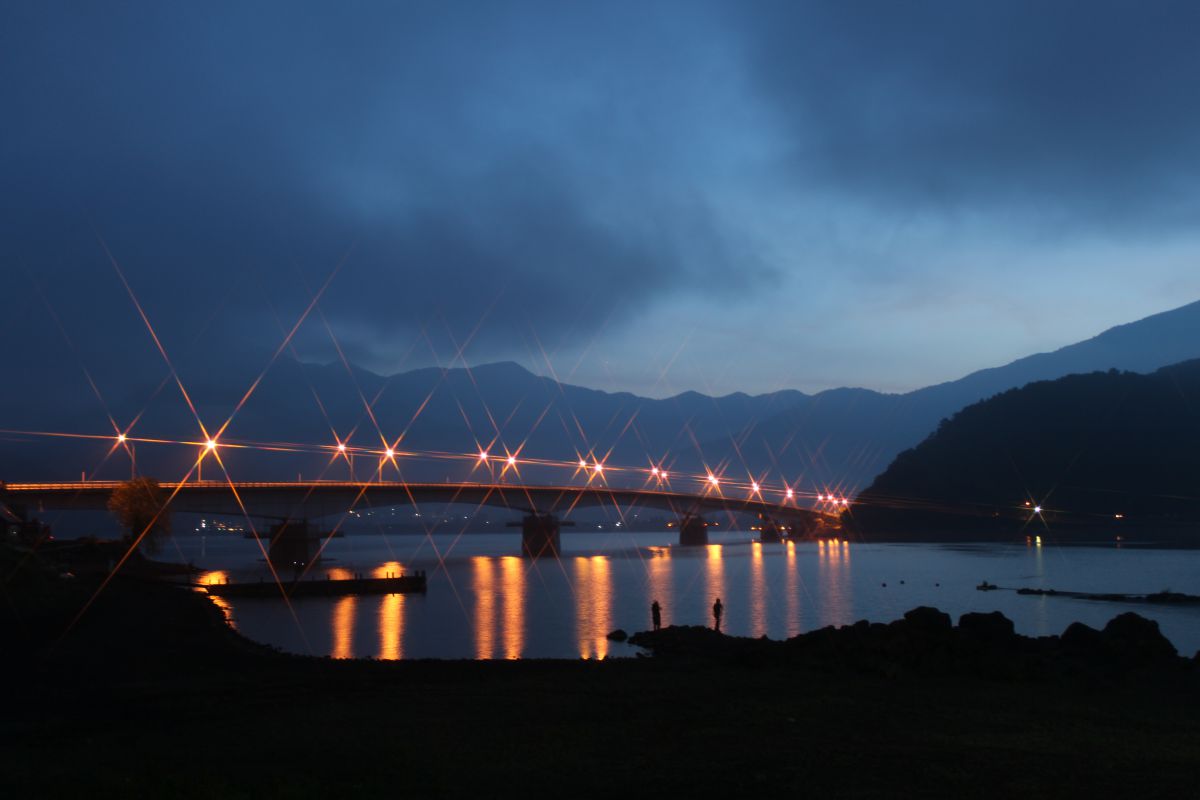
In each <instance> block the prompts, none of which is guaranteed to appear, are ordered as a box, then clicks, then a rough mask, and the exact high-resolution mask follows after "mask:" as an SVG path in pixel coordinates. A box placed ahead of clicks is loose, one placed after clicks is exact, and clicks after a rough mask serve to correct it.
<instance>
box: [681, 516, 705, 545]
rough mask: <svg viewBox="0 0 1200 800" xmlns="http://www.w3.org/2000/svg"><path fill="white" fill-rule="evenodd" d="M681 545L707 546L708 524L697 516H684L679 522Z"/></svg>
mask: <svg viewBox="0 0 1200 800" xmlns="http://www.w3.org/2000/svg"><path fill="white" fill-rule="evenodd" d="M679 543H680V544H681V545H699V544H708V522H707V521H705V519H704V517H702V516H700V515H699V514H685V515H684V516H683V517H681V518H680V520H679Z"/></svg>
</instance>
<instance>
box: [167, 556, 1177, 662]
mask: <svg viewBox="0 0 1200 800" xmlns="http://www.w3.org/2000/svg"><path fill="white" fill-rule="evenodd" d="M711 536H712V539H713V542H712V543H711V544H709V545H707V546H702V547H691V548H685V547H678V546H675V545H673V544H671V540H672V538H673V537H672V536H671V534H670V533H669V532H668V533H666V534H628V533H622V534H611V533H610V534H568V535H565V536H564V537H563V540H564V545H565V546H566V547H567V552H565V553H564V554H563V556H562V557H561V558H560V559H558V560H555V559H543V560H540V561H531V560H529V559H526V558H522V557H519V556H516V555H514V554H515V553H516V552H518V551H519V546H520V545H519V536H516V535H511V534H496V535H492V534H483V535H478V536H470V537H463V540H462V542H461V543H460V544H459V545H456V548H455V551H454V552H452V553H451V554H450V555H449V557H447V558H446V559H445V561H444V563H440V562H439V560H438V558H437V557H436V555H435V554H434V553H433V551H432V548H430V547H429V545H428V542H427V541H426V540H425V539H424V538H423V537H416V536H412V537H402V536H392V537H390V538H388V539H387V540H384V539H382V538H381V537H371V536H356V537H346V538H345V539H338V540H333V541H332V542H331V544H330V547H329V550H328V551H327V552H328V553H329V555H330V556H331V557H332V558H331V559H330V560H329V561H326V562H324V563H323V564H321V565H319V566H318V567H316V568H315V569H314V570H313V574H312V577H313V578H315V579H317V580H325V579H334V580H338V579H345V578H349V577H351V576H353V575H355V574H364V575H371V576H373V577H384V576H386V575H395V574H399V573H402V572H405V571H410V570H413V569H425V570H426V571H427V574H428V579H429V589H428V592H427V593H426V594H423V595H422V594H409V595H384V596H371V595H364V596H359V597H353V596H349V597H334V598H298V599H294V600H293V602H292V607H293V609H294V611H295V617H293V616H292V615H291V613H289V611H288V609H287V606H286V605H285V604H284V603H282V602H281V601H280V600H279V599H275V598H272V599H241V598H236V599H228V600H219V601H218V605H220V606H221V607H222V609H223V610H224V611H225V613H226V617H227V618H228V619H230V620H231V622H232V623H233V624H234V625H235V626H236V627H237V628H238V629H239V630H241V631H242V632H243V633H244V634H246V635H247V636H249V637H250V638H252V639H256V640H258V641H263V642H266V643H268V644H272V645H275V646H277V647H280V648H282V649H284V650H289V651H292V652H299V653H305V652H312V653H314V654H318V655H330V656H333V657H335V658H352V657H371V658H380V659H401V658H484V659H490V658H509V659H511V658H529V657H555V658H596V659H602V658H607V657H612V656H630V655H632V654H633V652H634V650H633V648H631V647H629V646H628V645H622V644H617V643H613V642H610V641H608V639H607V638H606V635H607V634H608V633H609V632H610V631H612V630H613V629H615V628H624V629H625V630H627V631H631V632H632V631H638V630H645V629H647V628H649V627H650V603H651V602H652V601H653V600H656V599H657V600H658V601H659V603H660V604H661V606H662V611H663V623H664V625H711V624H712V603H713V601H714V600H715V598H716V597H720V598H721V601H722V603H723V604H724V605H725V609H726V613H725V616H724V619H723V620H722V628H723V629H724V630H726V631H727V632H728V633H731V634H734V635H738V636H755V637H757V636H762V635H766V636H769V637H771V638H773V639H782V638H786V637H789V636H794V635H796V634H797V633H800V632H803V631H807V630H813V629H814V628H818V627H822V626H824V625H844V624H849V623H852V622H854V621H855V620H858V619H863V618H866V619H871V620H872V621H879V622H888V621H891V620H893V619H897V618H899V617H900V616H902V615H903V613H904V612H905V611H907V610H909V609H911V608H914V607H916V606H918V605H933V606H936V607H938V608H941V609H943V610H944V611H947V612H948V613H950V614H951V615H952V616H954V617H955V618H957V617H958V616H959V615H961V614H962V613H964V612H967V611H992V610H1000V611H1002V612H1004V613H1005V614H1006V615H1007V616H1009V617H1010V618H1011V619H1013V621H1014V623H1015V624H1016V627H1017V630H1018V631H1019V632H1021V633H1025V634H1028V635H1047V634H1057V633H1061V632H1062V630H1063V629H1064V628H1065V627H1066V626H1067V624H1069V623H1070V622H1072V621H1075V620H1079V621H1083V622H1086V623H1087V624H1089V625H1092V626H1094V627H1102V626H1103V625H1104V623H1105V622H1107V621H1108V620H1109V619H1111V618H1112V617H1114V616H1116V615H1117V614H1119V613H1121V612H1123V611H1128V610H1133V611H1137V612H1138V613H1141V614H1143V615H1144V616H1149V617H1152V618H1154V619H1157V620H1158V621H1159V623H1160V625H1161V626H1162V629H1163V631H1164V633H1166V634H1167V635H1168V636H1169V637H1170V638H1171V639H1172V641H1173V642H1174V643H1175V644H1176V646H1177V647H1179V649H1180V650H1181V651H1182V652H1183V653H1185V654H1187V655H1191V654H1192V653H1193V652H1194V651H1195V650H1196V649H1197V648H1200V610H1197V609H1194V608H1182V607H1162V606H1146V605H1123V604H1115V603H1095V602H1089V601H1080V600H1069V599H1064V598H1044V597H1024V596H1018V595H1017V594H1016V593H1015V592H1004V591H997V592H977V591H975V586H976V585H977V584H978V583H979V582H980V581H982V580H985V579H986V580H989V581H991V582H993V583H997V584H999V585H1000V586H1003V587H1011V588H1018V587H1022V586H1031V587H1044V588H1058V589H1069V590H1077V591H1124V592H1151V591H1159V590H1161V589H1164V588H1168V587H1169V588H1171V589H1173V590H1174V591H1181V592H1187V593H1189V594H1200V551H1164V550H1139V549H1134V548H1123V549H1120V550H1118V549H1115V548H1100V547H1096V548H1078V547H1076V548H1056V547H1052V546H1037V545H1036V544H1033V543H1031V544H1030V545H1028V546H1024V545H1016V546H1010V545H955V546H934V545H872V544H862V543H851V542H847V541H832V540H831V541H825V542H800V543H796V542H785V543H782V544H776V543H765V544H763V543H757V542H751V541H750V536H749V534H731V533H721V534H711ZM179 544H180V547H181V549H182V550H183V551H184V553H185V556H186V557H188V558H191V559H192V560H194V561H196V562H198V563H199V564H200V565H201V566H209V567H212V568H213V569H211V571H209V572H206V573H204V574H203V575H202V576H201V583H220V582H225V581H226V580H229V581H238V580H254V581H258V580H260V579H262V578H263V576H264V575H265V574H266V571H265V569H264V567H263V565H262V563H261V561H260V560H258V559H256V558H255V556H256V555H257V553H256V551H253V550H247V549H246V548H245V547H244V543H243V541H242V540H232V539H231V540H228V541H221V540H218V541H217V542H214V541H213V537H208V542H207V544H206V548H205V554H204V558H203V559H201V558H199V557H198V556H199V542H194V541H192V540H190V539H188V538H186V537H180V539H179ZM189 547H192V548H193V552H188V548H189ZM335 559H336V560H335ZM267 579H268V580H269V577H268V578H267Z"/></svg>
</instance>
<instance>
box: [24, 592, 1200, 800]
mask: <svg viewBox="0 0 1200 800" xmlns="http://www.w3.org/2000/svg"><path fill="white" fill-rule="evenodd" d="M90 588H91V587H88V586H85V585H77V586H74V587H73V588H71V589H69V590H66V591H65V592H62V593H55V594H54V596H53V597H49V596H48V597H47V598H43V600H44V602H42V603H39V604H38V606H37V609H34V610H32V611H31V610H30V608H29V607H28V606H23V607H22V608H21V614H20V615H19V618H18V617H17V616H16V615H14V614H13V613H11V610H12V608H13V606H12V605H11V604H10V606H9V609H10V612H9V614H8V616H7V617H6V627H7V628H8V630H7V632H6V634H5V641H6V643H11V644H14V645H15V646H14V647H12V648H8V647H6V655H5V659H6V662H7V665H8V668H9V670H8V672H9V674H8V677H7V678H6V680H5V687H6V689H7V692H6V695H7V696H6V698H5V700H4V714H3V715H2V717H0V720H2V721H0V761H2V763H0V786H2V787H3V788H4V789H5V790H6V791H5V792H4V795H5V796H6V797H52V796H64V797H65V796H70V797H78V796H85V795H86V796H91V797H96V796H122V797H175V796H178V797H255V798H261V797H275V796H298V797H323V798H328V797H331V796H368V795H370V796H380V795H384V794H386V795H389V796H393V797H410V796H411V797H467V796H475V797H478V796H489V797H494V796H541V795H543V794H546V793H552V796H564V797H575V796H600V795H604V796H612V795H633V796H645V795H663V796H667V795H670V796H676V795H678V796H687V795H696V796H722V795H724V796H746V795H749V794H760V795H765V796H779V795H784V794H788V795H801V794H803V795H810V796H811V795H814V794H816V795H825V796H836V797H844V796H849V797H868V796H905V795H921V796H938V797H951V796H954V797H961V796H991V797H1012V796H1017V795H1022V796H1044V795H1054V796H1081V795H1084V794H1090V795H1091V796H1113V795H1114V794H1125V795H1131V796H1132V795H1135V794H1136V795H1137V796H1141V797H1156V796H1157V797H1182V796H1194V795H1195V792H1196V783H1195V776H1196V774H1197V772H1198V768H1200V720H1197V718H1196V715H1195V714H1194V713H1193V709H1194V708H1196V707H1197V706H1196V703H1197V701H1200V691H1198V689H1200V686H1198V683H1200V681H1198V680H1197V674H1196V670H1195V669H1194V667H1193V664H1192V662H1191V660H1189V659H1185V658H1181V657H1178V656H1175V655H1174V654H1173V652H1167V651H1166V650H1165V649H1163V648H1161V647H1158V646H1156V645H1154V644H1153V642H1154V641H1155V640H1153V637H1151V636H1150V634H1151V633H1152V631H1150V630H1149V629H1148V628H1146V627H1145V626H1141V625H1140V624H1139V623H1137V622H1135V621H1131V620H1129V619H1126V621H1125V622H1122V623H1115V625H1116V627H1115V628H1114V629H1113V630H1111V631H1104V632H1095V631H1094V632H1091V633H1088V632H1086V631H1084V632H1079V631H1077V632H1076V634H1071V635H1069V636H1064V637H1061V638H1060V637H1055V638H1056V639H1058V641H1057V642H1049V641H1043V640H1028V639H1025V637H1016V638H1015V639H1014V638H1013V636H1012V634H1011V632H1010V631H1009V630H1008V629H1007V628H1006V626H1004V625H1003V623H1002V622H1000V620H998V619H996V618H994V617H988V618H986V619H980V620H968V621H967V624H966V625H965V626H964V625H963V624H961V623H960V624H959V625H958V626H957V627H954V626H950V624H949V622H950V621H949V620H948V618H947V619H943V617H942V616H938V612H934V611H932V610H922V611H919V612H917V613H915V614H912V615H910V618H909V619H907V620H906V621H903V622H901V623H895V624H892V625H883V626H875V625H870V624H860V625H859V626H853V627H850V628H846V629H843V630H839V631H834V630H826V631H818V632H814V633H812V634H808V635H807V636H806V637H800V638H798V639H796V640H792V641H790V642H777V643H769V642H764V641H761V640H742V639H732V638H729V637H723V636H719V635H717V634H714V633H713V632H711V631H704V630H700V629H667V630H666V631H663V632H660V633H658V634H643V635H638V636H637V637H636V638H637V640H638V641H639V642H641V643H642V644H644V645H645V646H647V647H653V649H654V651H655V652H658V653H660V656H659V657H653V658H643V659H634V660H629V661H624V662H605V663H591V662H575V661H555V662H539V661H526V662H494V663H487V662H412V663H381V662H371V661H341V662H339V661H332V660H329V659H314V658H301V657H295V656H286V655H282V654H278V653H275V652H272V651H270V650H268V649H266V648H263V647H261V646H258V645H255V644H253V643H250V642H247V641H246V640H244V639H242V638H241V637H239V636H238V635H237V634H236V633H234V632H233V631H231V630H230V629H229V628H228V627H227V626H226V625H225V624H224V622H223V618H222V616H221V613H220V611H219V609H217V608H216V607H215V606H214V605H212V603H211V601H209V600H208V599H207V598H205V597H203V596H200V595H197V594H194V593H188V592H184V591H181V590H178V589H173V588H170V587H166V586H161V585H154V584H151V585H144V584H134V583H123V582H117V583H114V584H113V585H112V586H110V587H109V589H108V590H106V591H105V592H104V593H103V594H102V595H101V598H100V600H99V601H98V602H97V603H96V604H95V606H94V607H93V608H91V609H90V610H89V612H88V613H87V614H86V615H85V616H84V617H83V618H82V620H81V621H80V622H79V623H78V625H76V626H75V628H73V629H72V631H71V632H70V633H69V634H67V635H66V636H65V637H62V638H61V639H57V640H56V638H55V637H53V636H50V635H48V632H50V631H54V632H55V633H56V634H57V633H58V632H61V630H62V625H63V623H64V619H65V618H66V617H67V616H69V615H70V612H71V611H72V610H74V609H77V608H78V607H79V604H80V602H81V598H84V597H86V596H87V595H88V594H90V591H89V590H90ZM1110 627H1111V626H1110ZM1097 637H1098V638H1097ZM1072 640H1075V641H1072ZM1166 646H1167V647H1170V645H1169V644H1167V645H1166ZM1072 648H1074V649H1073V650H1072ZM1068 650H1071V652H1068Z"/></svg>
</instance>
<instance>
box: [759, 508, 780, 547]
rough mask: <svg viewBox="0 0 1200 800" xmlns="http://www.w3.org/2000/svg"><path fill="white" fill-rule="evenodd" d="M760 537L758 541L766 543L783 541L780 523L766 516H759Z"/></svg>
mask: <svg viewBox="0 0 1200 800" xmlns="http://www.w3.org/2000/svg"><path fill="white" fill-rule="evenodd" d="M758 521H759V526H758V530H759V535H758V540H759V541H760V542H764V543H777V542H782V541H783V530H782V528H780V526H779V523H777V522H776V521H775V520H773V519H771V518H770V517H768V516H767V515H766V514H759V515H758Z"/></svg>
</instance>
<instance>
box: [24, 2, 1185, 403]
mask: <svg viewBox="0 0 1200 800" xmlns="http://www.w3.org/2000/svg"><path fill="white" fill-rule="evenodd" d="M0 68H2V70H3V75H4V80H3V82H2V83H0V102H2V106H0V107H2V108H3V116H4V124H3V126H0V141H2V143H3V147H2V148H0V204H2V207H0V270H3V285H4V286H5V287H6V294H7V305H8V310H7V312H6V314H5V315H4V316H5V320H4V321H3V322H0V326H3V327H0V335H2V336H3V337H4V338H5V341H6V348H7V349H8V351H9V353H10V357H9V359H10V362H9V363H10V369H14V368H15V369H20V370H25V372H26V374H29V375H34V374H36V373H38V370H43V369H44V364H45V362H47V361H55V360H59V361H61V360H64V359H66V358H67V356H66V354H67V353H70V352H71V348H73V349H74V354H73V355H72V357H74V355H77V356H78V358H79V359H81V360H83V361H84V362H85V363H86V364H87V365H88V366H89V367H90V368H91V369H92V370H93V371H94V372H96V374H97V375H98V376H100V377H99V378H98V379H99V380H101V381H116V380H118V379H119V376H120V374H121V372H122V370H125V369H130V368H131V367H130V365H131V363H134V362H141V361H143V360H144V361H147V362H153V361H154V359H155V358H156V356H155V354H154V351H153V350H152V344H151V343H150V342H149V340H148V338H147V336H146V335H145V332H144V329H143V328H142V327H141V323H140V321H139V320H138V319H137V317H136V312H135V311H134V309H133V307H132V305H131V304H130V302H129V299H128V297H127V296H126V295H125V293H124V289H123V288H122V286H121V283H120V279H119V278H118V276H117V274H116V272H115V271H114V270H113V269H112V267H111V265H110V264H109V261H108V257H107V256H106V254H105V250H104V245H106V246H107V247H108V248H109V250H110V251H111V253H112V255H113V257H114V258H115V259H116V260H117V261H118V262H119V264H120V265H121V267H122V268H123V270H124V272H125V275H126V276H127V278H128V280H129V282H130V284H131V286H132V288H133V290H134V292H135V293H136V294H137V296H138V297H139V299H140V300H141V301H142V303H143V306H144V308H145V310H146V312H147V314H148V315H149V317H150V319H151V320H152V322H154V324H155V325H156V326H157V328H158V329H159V332H160V334H161V335H162V339H163V342H164V344H165V346H166V347H167V349H168V350H169V351H170V352H171V353H172V354H173V355H174V356H175V357H176V358H177V359H178V360H179V361H180V363H181V364H182V365H183V366H182V367H181V369H183V370H185V371H186V370H188V369H190V370H193V371H208V372H211V371H212V370H213V369H214V368H216V367H219V365H220V364H222V363H225V362H226V361H232V360H237V359H239V358H242V357H243V356H246V355H247V354H258V353H259V352H260V351H262V352H268V351H269V350H270V349H271V348H272V347H273V346H274V345H275V344H276V343H277V342H278V341H279V339H280V338H281V333H280V330H281V328H287V327H290V326H291V324H292V323H293V322H294V321H295V320H296V318H297V317H298V315H299V314H300V313H301V312H302V311H303V309H304V308H305V306H306V305H307V304H308V302H309V300H310V298H311V296H312V292H314V291H316V290H317V288H318V287H319V286H320V285H321V284H322V283H324V282H325V280H326V279H327V278H328V277H329V275H330V274H331V272H332V270H333V269H334V268H335V266H336V265H337V264H339V263H341V265H342V266H341V267H340V269H339V271H338V272H337V275H336V277H335V278H334V279H333V281H332V282H331V283H330V285H329V288H328V290H327V291H326V293H325V294H324V295H323V296H322V298H321V302H320V305H319V308H320V312H321V314H320V315H318V314H317V313H315V312H314V314H313V315H311V316H310V317H309V318H308V320H307V322H306V323H305V325H304V326H303V327H302V329H301V330H300V332H299V334H298V336H297V339H296V345H297V348H298V352H299V353H300V355H301V356H303V357H305V358H312V359H319V360H326V359H331V358H333V357H334V350H333V348H332V345H331V338H330V334H329V331H330V330H331V331H332V332H333V335H334V336H335V337H336V339H337V341H338V342H339V343H340V344H341V346H342V347H343V348H344V350H345V352H346V354H347V355H348V356H349V357H350V358H351V359H352V360H355V361H357V362H359V363H360V364H362V365H364V366H367V367H369V368H372V369H375V370H378V371H381V372H390V371H398V370H403V369H408V368H412V367H416V366H422V365H428V364H444V365H445V364H450V363H452V362H455V363H458V361H456V353H457V352H459V349H460V348H461V352H462V353H463V355H462V356H461V359H462V360H465V361H466V362H467V363H481V362H485V361H491V360H498V359H515V360H517V361H519V362H521V363H524V364H525V365H527V366H529V367H531V368H533V369H534V370H535V371H539V372H548V371H550V370H551V369H553V371H554V372H555V373H556V374H557V375H558V376H559V377H560V378H562V379H564V380H568V379H569V380H570V381H572V382H575V383H582V384H585V385H591V386H596V387H598V388H605V389H627V390H631V391H635V392H639V393H643V394H650V395H654V396H662V395H666V394H671V393H674V392H677V391H681V390H684V389H698V390H701V391H706V392H713V393H726V392H730V391H735V390H746V391H751V392H758V391H766V390H771V389H776V388H781V387H794V388H800V389H804V390H810V391H811V390H818V389H822V388H828V387H832V386H838V385H859V386H866V387H870V388H876V389H882V390H889V391H896V390H905V389H910V388H916V387H919V386H922V385H926V384H929V383H933V382H937V381H941V380H946V379H951V378H955V377H958V376H960V375H962V374H964V373H966V372H969V371H971V370H974V369H977V368H980V367H985V366H991V365H995V364H999V363H1003V362H1005V361H1008V360H1011V359H1013V358H1016V357H1019V356H1021V355H1025V354H1028V353H1030V352H1034V351H1039V350H1046V349H1053V348H1055V347H1059V346H1061V345H1064V344H1067V343H1070V342H1072V341H1075V340H1078V339H1082V338H1086V337H1088V336H1091V335H1093V334H1095V333H1098V332H1099V331H1101V330H1102V329H1104V328H1106V327H1109V326H1111V325H1114V324H1118V323H1122V322H1127V321H1131V320H1133V319H1137V318H1140V317H1143V316H1146V315H1148V314H1151V313H1154V312H1157V311H1162V310H1165V309H1167V308H1171V307H1175V306H1178V305H1182V304H1184V303H1187V302H1190V301H1192V300H1196V299H1198V298H1200V224H1198V223H1200V174H1198V168H1200V4H1197V3H1194V2H1154V1H1153V0H1151V1H1149V2H1145V1H1143V2H1122V3H1112V2H1103V0H1088V1H1087V2H1065V1H1058V0H1051V1H1050V2H1047V0H1037V1H1036V2H992V3H984V2H968V3H964V2H961V1H960V0H954V1H952V2H933V1H930V2H904V1H902V0H880V1H879V2H869V1H867V0H862V1H856V2H818V1H817V0H811V1H804V2H793V1H789V2H767V1H765V0H754V1H752V2H704V1H703V0H685V1H683V2H664V1H660V2H646V1H645V0H640V1H639V2H630V3H622V2H602V3H601V2H597V3H583V2H566V3H564V2H561V1H555V2H408V3H355V2H343V3H329V4H313V3H300V2H294V0H292V1H289V2H278V3H274V2H251V3H245V2H242V3H220V2H217V3H192V4H183V3H163V2H145V3H140V2H120V3H92V4H88V3H53V2H47V1H46V0H38V1H37V2H9V3H5V4H4V8H3V10H2V11H0ZM101 242H103V243H104V244H103V245H102V244H101ZM51 312H53V314H54V315H56V316H57V318H58V319H59V320H60V321H61V323H62V330H61V331H60V330H59V328H58V325H57V324H56V323H54V322H53V319H52V317H51ZM325 322H328V326H329V329H328V330H327V328H326V326H325ZM68 341H70V343H71V344H70V345H67V344H66V343H67V342H68ZM464 345H465V347H464ZM47 374H49V373H47Z"/></svg>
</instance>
